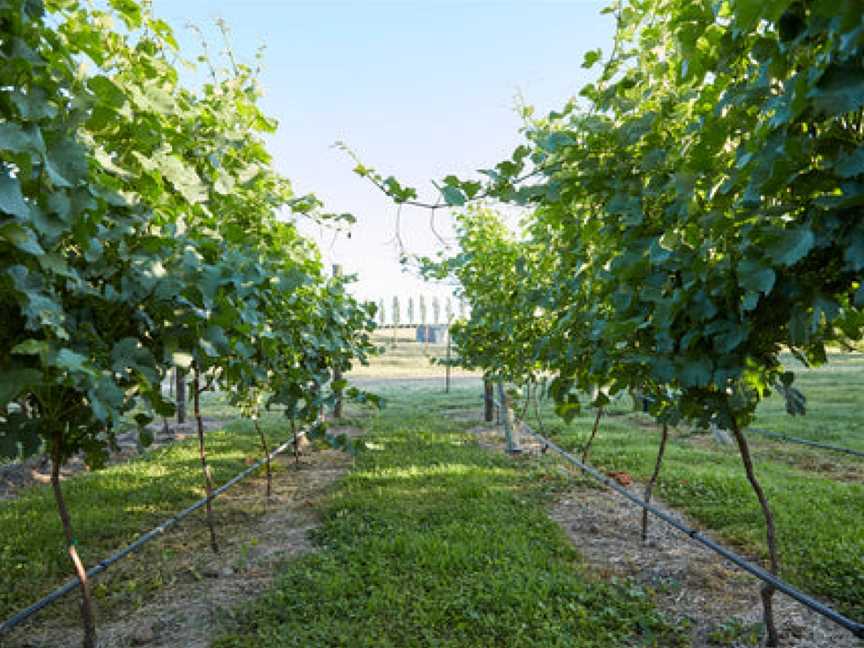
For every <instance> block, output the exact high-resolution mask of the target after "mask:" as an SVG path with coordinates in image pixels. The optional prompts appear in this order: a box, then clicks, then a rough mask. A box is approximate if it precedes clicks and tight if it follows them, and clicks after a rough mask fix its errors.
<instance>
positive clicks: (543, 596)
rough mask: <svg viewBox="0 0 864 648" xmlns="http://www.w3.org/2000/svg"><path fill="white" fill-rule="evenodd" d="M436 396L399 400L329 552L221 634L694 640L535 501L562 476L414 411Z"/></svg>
mask: <svg viewBox="0 0 864 648" xmlns="http://www.w3.org/2000/svg"><path fill="white" fill-rule="evenodd" d="M432 400H435V399H432ZM437 400H439V401H440V400H441V399H440V398H439V399H437ZM453 400H454V399H453V397H451V398H450V399H449V402H451V403H452V402H453ZM429 401H430V399H429V398H425V400H424V397H423V396H422V395H420V396H418V395H417V394H410V393H409V394H407V395H405V394H403V395H395V396H394V397H393V398H391V402H390V407H388V408H387V410H385V412H384V413H383V414H382V415H381V416H380V417H378V418H377V419H374V420H373V421H372V422H371V424H370V426H369V427H370V429H369V432H370V437H369V439H368V441H369V442H370V444H371V445H372V447H373V449H371V450H369V451H367V452H365V453H363V454H361V456H360V457H359V458H358V460H357V464H356V467H355V470H353V471H352V472H351V473H350V474H349V476H347V477H346V478H345V479H344V480H343V481H342V482H341V484H340V487H339V488H338V490H337V492H336V493H335V494H334V496H333V497H332V498H331V500H330V502H329V504H328V506H327V508H326V511H325V513H324V523H323V525H322V527H321V528H320V529H319V530H318V532H317V533H316V540H317V542H318V544H319V545H320V547H321V551H320V552H318V553H317V554H314V555H310V556H307V557H305V558H302V559H300V560H297V561H294V562H291V563H288V564H287V565H286V567H285V571H284V573H282V574H281V575H280V576H279V578H278V579H277V582H276V585H275V586H274V588H273V589H272V590H271V591H269V592H268V593H267V594H265V595H264V596H262V597H261V599H259V600H258V601H257V602H256V603H254V604H253V605H252V606H250V607H249V608H247V609H246V610H244V611H242V613H241V614H240V616H239V619H240V620H239V621H238V622H237V624H236V627H233V628H230V629H228V630H227V634H225V635H223V636H222V637H221V638H220V639H218V640H217V641H216V643H215V644H214V645H215V646H218V647H219V648H229V647H233V648H236V647H245V646H250V647H251V646H256V647H267V646H274V647H275V646H352V647H355V646H356V647H371V646H376V647H380V646H484V647H486V646H581V647H589V646H624V645H646V646H651V645H655V646H675V645H685V644H684V639H683V634H682V633H683V629H682V628H680V627H676V626H674V625H673V624H670V623H669V622H667V621H666V620H664V619H663V618H662V617H661V615H660V614H659V613H658V612H657V611H656V609H655V608H654V606H653V605H652V602H651V601H650V597H649V596H648V595H647V594H646V593H645V592H644V591H643V590H641V589H639V588H638V587H635V586H632V585H629V584H627V583H606V582H600V581H598V580H595V579H592V578H590V577H588V576H587V575H586V574H585V572H584V571H583V570H582V569H581V567H580V564H579V559H578V554H577V553H576V551H575V550H574V549H573V548H572V546H571V545H570V543H569V541H568V540H567V539H566V537H565V536H564V534H563V532H562V531H561V530H560V529H559V528H558V526H557V525H555V523H553V522H552V521H551V520H550V519H549V518H548V516H547V515H546V514H545V511H544V508H543V507H542V506H538V504H541V503H542V502H543V501H545V497H546V495H545V493H547V492H548V490H549V488H550V487H558V486H561V485H562V478H561V477H560V475H558V476H555V475H556V474H555V473H550V472H547V470H546V469H545V468H542V467H538V466H536V465H534V464H529V463H523V462H514V461H513V460H510V459H508V458H507V457H504V456H496V455H494V454H492V453H489V452H487V451H484V450H483V449H481V448H479V447H477V446H476V445H475V444H474V443H473V440H472V439H470V438H468V437H466V435H465V434H460V433H456V432H454V429H455V427H454V423H453V422H452V421H448V420H446V419H445V418H444V417H442V416H440V415H439V414H438V413H436V412H432V413H428V414H417V412H418V411H422V408H423V404H429ZM442 402H443V401H442Z"/></svg>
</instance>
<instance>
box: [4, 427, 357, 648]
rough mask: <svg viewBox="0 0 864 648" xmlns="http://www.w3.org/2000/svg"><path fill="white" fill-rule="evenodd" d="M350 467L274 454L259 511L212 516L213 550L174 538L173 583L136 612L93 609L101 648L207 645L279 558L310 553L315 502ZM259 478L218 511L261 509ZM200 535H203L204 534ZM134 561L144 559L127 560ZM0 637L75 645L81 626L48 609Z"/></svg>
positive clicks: (259, 588)
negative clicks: (233, 517) (237, 517)
mask: <svg viewBox="0 0 864 648" xmlns="http://www.w3.org/2000/svg"><path fill="white" fill-rule="evenodd" d="M331 431H332V432H334V433H336V434H339V433H341V432H345V433H347V434H350V435H351V436H357V435H358V434H359V433H360V432H359V430H358V429H357V428H339V427H331ZM351 464H352V460H351V457H350V456H348V455H346V454H345V453H343V452H340V451H338V450H331V449H326V450H318V451H316V450H311V451H310V452H309V453H308V454H304V455H303V456H301V457H300V461H299V464H298V463H295V458H294V457H293V456H292V455H291V454H290V453H288V454H283V455H280V456H279V457H277V458H276V459H275V460H274V473H273V495H272V497H271V499H270V500H269V502H267V505H266V509H265V510H264V512H263V513H262V514H261V515H259V516H255V517H252V518H249V517H248V516H247V517H243V518H241V519H242V522H241V523H240V524H230V523H229V524H224V523H220V522H224V521H220V520H218V519H217V534H218V536H219V539H220V553H219V554H218V555H214V554H213V553H211V552H210V551H209V550H208V549H206V546H207V545H206V543H202V544H201V545H200V547H198V550H197V551H196V550H190V549H189V545H188V544H187V543H185V542H184V541H183V539H181V538H175V542H176V547H177V548H180V549H181V550H180V551H178V552H177V556H176V559H175V564H173V565H172V569H173V571H174V572H175V573H176V575H177V578H176V579H175V581H174V583H173V585H171V586H168V587H164V588H163V589H161V590H157V591H156V592H154V593H153V594H152V595H149V596H148V597H147V599H146V602H145V603H144V604H143V605H140V606H137V607H135V608H134V609H128V606H125V608H126V609H124V606H123V605H119V606H117V607H116V608H112V609H109V610H102V611H101V612H100V611H98V610H97V631H98V637H99V643H98V645H99V648H125V647H127V646H147V647H148V648H176V647H180V646H182V647H184V648H204V647H205V646H209V645H210V642H211V640H212V639H213V637H214V635H215V634H216V632H218V629H219V628H220V627H222V624H223V623H224V622H225V621H226V620H227V619H230V618H231V616H232V615H233V614H234V612H233V610H234V609H236V608H237V607H238V606H240V605H242V604H243V603H245V602H249V601H252V600H254V599H255V598H256V597H258V596H259V595H261V593H262V592H264V591H265V590H266V589H267V588H268V587H269V585H270V583H271V582H272V581H273V579H274V577H275V575H276V573H277V571H278V565H279V564H280V563H281V562H283V561H285V560H288V559H291V558H295V557H298V556H300V555H302V554H305V553H308V552H311V551H314V546H313V544H312V543H311V541H310V538H309V532H310V531H311V530H312V529H314V528H315V527H316V526H317V525H318V524H319V522H320V520H319V517H318V514H317V507H318V505H319V504H320V503H321V501H322V499H323V498H324V497H325V496H326V495H327V494H328V493H329V492H330V490H331V489H332V487H333V484H334V482H335V481H336V480H337V479H338V478H339V477H341V476H342V475H343V474H345V472H346V471H347V470H348V469H349V468H350V466H351ZM263 482H264V479H263V478H262V477H257V478H255V479H253V480H247V482H243V483H242V484H241V485H238V487H237V488H236V489H232V490H230V491H228V492H227V493H226V494H225V495H224V496H223V497H222V498H219V499H218V500H216V506H217V507H218V510H219V511H226V509H228V508H229V507H230V508H233V509H240V510H253V509H255V508H256V507H261V499H262V488H263ZM225 517H230V516H227V515H226V516H225ZM184 524H185V523H184ZM182 526H183V525H181V527H182ZM178 535H181V534H178ZM199 535H201V536H202V539H203V538H204V536H205V535H206V534H203V533H201V534H199ZM155 542H156V543H160V542H162V543H165V544H166V546H167V545H168V544H169V543H171V542H172V538H171V536H170V534H169V536H167V537H166V538H164V539H162V540H157V541H155ZM183 549H185V550H183ZM136 559H137V560H141V559H142V556H138V557H135V556H133V557H130V558H129V559H128V560H132V561H134V560H136ZM121 564H122V563H121ZM96 582H98V579H97V581H96ZM73 596H74V595H70V597H69V598H72V597H73ZM73 618H74V617H73ZM4 639H5V641H6V642H8V643H5V642H4V643H3V646H4V647H5V646H8V647H9V648H49V647H50V648H59V647H65V646H69V647H77V646H80V645H81V631H80V629H79V624H78V623H77V621H75V622H73V621H70V618H69V617H68V615H67V616H66V618H65V621H57V620H52V617H51V612H50V611H46V612H44V613H43V615H42V616H37V617H35V618H34V621H33V622H32V623H30V624H28V625H26V626H24V627H22V628H19V629H17V630H16V631H15V632H14V633H13V634H12V635H11V636H9V637H7V638H4Z"/></svg>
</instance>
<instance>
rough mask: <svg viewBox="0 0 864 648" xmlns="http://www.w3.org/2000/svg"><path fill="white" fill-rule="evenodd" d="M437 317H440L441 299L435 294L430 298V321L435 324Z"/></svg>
mask: <svg viewBox="0 0 864 648" xmlns="http://www.w3.org/2000/svg"><path fill="white" fill-rule="evenodd" d="M439 319H441V300H440V299H438V296H437V295H436V296H435V297H433V298H432V322H433V323H434V324H437V323H438V320H439Z"/></svg>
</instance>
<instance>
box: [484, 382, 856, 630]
mask: <svg viewBox="0 0 864 648" xmlns="http://www.w3.org/2000/svg"><path fill="white" fill-rule="evenodd" d="M495 404H496V405H497V406H498V408H499V409H500V408H501V403H500V401H498V400H497V399H496V400H495ZM521 425H522V427H523V428H524V429H525V431H527V432H528V433H529V434H531V435H532V436H533V437H535V438H536V439H538V440H539V441H540V442H541V443H543V444H544V446H545V447H546V448H549V449H552V450H554V451H555V452H557V453H558V454H559V455H561V456H562V457H563V458H564V459H566V460H567V461H568V462H569V463H571V464H573V465H574V466H576V467H577V468H579V470H581V471H582V472H583V473H585V474H587V475H590V476H591V477H593V478H594V479H596V480H598V481H599V482H601V483H602V484H604V485H605V486H607V487H608V488H611V489H612V490H614V491H615V492H616V493H618V494H619V495H623V496H624V497H626V498H627V499H628V500H630V501H631V502H633V503H634V504H636V505H637V506H640V507H642V508H643V509H645V510H646V511H648V512H649V513H651V514H652V515H654V516H656V517H658V518H660V519H661V520H662V521H663V522H666V523H667V524H669V525H671V526H673V527H675V528H676V529H678V530H679V531H681V532H682V533H684V534H686V535H687V536H689V537H690V538H692V539H693V540H695V541H696V542H698V543H700V544H702V545H704V546H705V547H707V548H708V549H710V550H711V551H713V552H715V553H718V554H720V555H721V556H723V557H724V558H725V559H726V560H728V561H730V562H732V563H734V564H735V565H737V566H738V567H740V568H741V569H743V570H744V571H746V572H748V573H750V574H751V575H753V576H755V577H756V578H758V579H759V580H761V581H763V582H765V583H768V584H769V585H771V586H772V587H774V588H775V589H777V590H779V591H781V592H783V593H784V594H786V595H787V596H789V597H790V598H792V599H794V600H796V601H798V602H799V603H800V604H801V605H803V606H804V607H807V608H809V609H811V610H813V611H814V612H816V613H817V614H821V615H822V616H823V617H825V618H826V619H828V620H830V621H833V622H834V623H836V624H837V625H839V626H842V627H843V628H845V629H846V630H848V631H849V632H851V633H852V634H853V635H855V636H856V637H858V638H859V639H864V623H859V622H857V621H855V620H853V619H850V618H849V617H847V616H844V615H843V614H841V613H840V612H837V611H836V610H834V609H833V608H830V607H828V606H827V605H825V604H824V603H822V602H821V601H818V600H816V599H815V598H813V597H812V596H809V595H807V594H805V593H804V592H802V591H800V590H798V589H796V588H795V587H793V586H792V585H790V584H789V583H787V582H786V581H783V580H781V579H779V578H778V577H777V576H775V575H774V574H772V573H771V572H769V571H767V570H765V569H763V568H762V567H760V566H759V565H756V564H754V563H752V562H750V561H749V560H747V559H746V558H744V557H743V556H741V555H739V554H737V553H735V552H734V551H730V550H729V549H727V548H726V547H724V546H722V545H719V544H717V543H716V542H714V541H713V540H711V539H710V538H708V537H706V536H704V535H702V534H701V533H699V532H698V531H697V530H696V529H691V528H690V527H688V526H687V525H685V524H682V523H681V522H679V521H678V520H676V519H675V518H673V517H672V516H670V515H669V514H667V513H665V512H664V511H661V510H660V509H658V508H657V507H656V506H654V505H652V504H649V503H648V502H646V501H644V500H642V499H640V498H639V497H637V496H636V495H633V494H632V493H631V492H630V491H628V490H627V489H626V488H623V487H622V486H620V485H618V484H617V483H616V482H615V481H613V480H611V479H609V478H608V477H607V476H606V475H604V474H603V473H601V472H600V471H599V470H597V469H596V468H594V467H592V466H589V465H587V464H583V463H582V462H581V461H579V460H578V459H577V458H576V457H574V456H573V455H572V454H570V453H569V452H567V451H566V450H564V449H563V448H561V447H560V446H558V445H557V444H556V443H554V442H553V441H550V440H549V439H547V438H546V437H544V436H543V435H541V434H538V433H537V432H535V431H534V430H532V429H531V428H530V427H529V426H528V425H527V424H526V423H524V422H521Z"/></svg>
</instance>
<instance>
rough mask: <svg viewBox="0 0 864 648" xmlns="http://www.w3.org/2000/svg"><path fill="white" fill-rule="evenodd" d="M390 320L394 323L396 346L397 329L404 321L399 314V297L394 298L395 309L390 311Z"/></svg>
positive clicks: (394, 344) (394, 341) (394, 343)
mask: <svg viewBox="0 0 864 648" xmlns="http://www.w3.org/2000/svg"><path fill="white" fill-rule="evenodd" d="M390 319H391V320H392V322H393V346H396V327H397V326H399V320H400V319H402V316H401V313H400V312H399V297H398V296H397V297H393V308H392V309H391V310H390Z"/></svg>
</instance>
